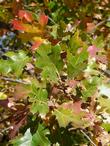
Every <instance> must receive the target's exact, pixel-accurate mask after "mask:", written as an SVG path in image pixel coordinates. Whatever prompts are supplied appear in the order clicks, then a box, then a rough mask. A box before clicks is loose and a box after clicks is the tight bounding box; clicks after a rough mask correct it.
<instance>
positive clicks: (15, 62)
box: [6, 51, 29, 76]
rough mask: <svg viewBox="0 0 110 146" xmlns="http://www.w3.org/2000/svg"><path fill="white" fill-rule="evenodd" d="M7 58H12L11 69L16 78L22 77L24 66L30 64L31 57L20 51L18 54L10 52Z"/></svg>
mask: <svg viewBox="0 0 110 146" xmlns="http://www.w3.org/2000/svg"><path fill="white" fill-rule="evenodd" d="M6 56H8V57H10V59H11V60H10V61H11V62H12V64H11V68H12V71H13V72H14V73H15V75H16V76H20V75H21V73H22V71H23V68H24V66H25V65H26V63H28V62H29V57H28V56H27V55H26V53H25V52H24V51H19V52H18V53H14V52H8V53H6Z"/></svg>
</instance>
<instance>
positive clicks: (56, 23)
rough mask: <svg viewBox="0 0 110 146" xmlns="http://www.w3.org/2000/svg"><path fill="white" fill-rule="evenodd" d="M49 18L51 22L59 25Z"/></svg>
mask: <svg viewBox="0 0 110 146" xmlns="http://www.w3.org/2000/svg"><path fill="white" fill-rule="evenodd" d="M48 18H49V20H50V21H51V22H52V23H53V24H57V23H56V22H55V21H54V20H53V19H52V18H50V17H49V16H48Z"/></svg>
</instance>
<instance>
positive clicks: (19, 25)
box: [12, 20, 25, 31]
mask: <svg viewBox="0 0 110 146" xmlns="http://www.w3.org/2000/svg"><path fill="white" fill-rule="evenodd" d="M12 25H13V28H14V29H16V30H21V31H25V27H24V26H23V23H22V22H21V21H19V20H13V21H12Z"/></svg>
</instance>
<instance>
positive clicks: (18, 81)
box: [0, 77, 30, 85]
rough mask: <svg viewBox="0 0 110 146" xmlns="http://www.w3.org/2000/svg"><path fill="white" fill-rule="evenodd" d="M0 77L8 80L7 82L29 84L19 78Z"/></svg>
mask: <svg viewBox="0 0 110 146" xmlns="http://www.w3.org/2000/svg"><path fill="white" fill-rule="evenodd" d="M0 79H2V80H5V81H9V82H15V83H21V84H25V85H28V84H30V83H28V82H26V81H23V80H21V79H12V78H8V77H0Z"/></svg>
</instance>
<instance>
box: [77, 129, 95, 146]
mask: <svg viewBox="0 0 110 146" xmlns="http://www.w3.org/2000/svg"><path fill="white" fill-rule="evenodd" d="M80 131H81V133H82V134H84V136H85V137H86V138H87V139H88V140H89V141H90V143H91V144H92V145H93V146H96V144H95V143H94V142H93V141H92V140H91V138H90V137H89V136H88V135H87V134H86V133H85V132H84V131H83V130H80Z"/></svg>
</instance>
